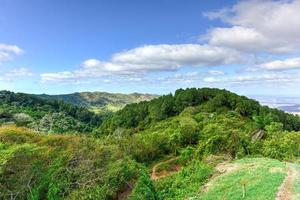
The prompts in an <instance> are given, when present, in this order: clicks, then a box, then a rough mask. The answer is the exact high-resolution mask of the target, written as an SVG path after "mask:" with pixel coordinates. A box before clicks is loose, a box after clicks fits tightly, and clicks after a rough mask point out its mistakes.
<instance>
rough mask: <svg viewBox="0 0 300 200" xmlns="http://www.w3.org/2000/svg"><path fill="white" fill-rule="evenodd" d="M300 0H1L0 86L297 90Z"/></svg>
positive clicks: (31, 89) (43, 89) (63, 90)
mask: <svg viewBox="0 0 300 200" xmlns="http://www.w3.org/2000/svg"><path fill="white" fill-rule="evenodd" d="M299 10H300V0H294V1H291V0H276V1H271V0H264V1H261V0H248V1H233V0H232V1H231V0H227V1H222V0H176V1H173V0H151V1H140V0H122V1H121V0H118V1H117V0H76V1H73V0H44V1H40V0H26V1H24V0H0V90H11V91H15V92H26V93H37V94H41V93H48V94H62V93H72V92H81V91H106V92H121V93H132V92H141V93H155V94H167V93H170V92H174V91H175V90H176V89H178V88H187V87H199V88H200V87H217V88H225V89H228V90H231V91H233V92H236V93H238V94H242V95H250V96H251V95H252V96H253V95H258V96H264V95H265V96H291V97H300V93H299V87H300V37H299V36H300V12H299Z"/></svg>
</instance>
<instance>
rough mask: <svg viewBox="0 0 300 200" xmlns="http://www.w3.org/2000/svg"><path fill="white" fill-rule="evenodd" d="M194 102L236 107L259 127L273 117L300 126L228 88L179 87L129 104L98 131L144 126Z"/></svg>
mask: <svg viewBox="0 0 300 200" xmlns="http://www.w3.org/2000/svg"><path fill="white" fill-rule="evenodd" d="M191 106H194V107H195V106H200V109H201V110H202V111H203V112H208V113H212V112H216V113H226V112H228V111H231V112H232V111H235V112H236V113H237V114H238V115H241V116H242V117H247V118H250V117H252V116H255V117H254V120H255V121H256V122H257V125H258V127H259V128H264V126H266V125H268V124H269V123H270V122H271V121H275V122H280V123H282V124H283V127H284V129H285V130H296V131H298V130H300V119H299V117H296V116H294V115H291V114H287V113H284V112H283V111H279V110H277V109H270V108H268V107H263V106H260V105H259V103H258V102H257V101H255V100H252V99H248V98H247V97H244V96H238V95H236V94H234V93H231V92H229V91H226V90H219V89H210V88H201V89H196V88H190V89H186V90H183V89H179V90H177V91H176V92H175V95H172V94H169V95H165V96H161V97H159V98H157V99H153V100H151V101H149V102H141V103H136V104H131V105H127V106H125V108H124V109H122V110H120V111H119V112H117V113H116V114H115V115H113V116H112V117H110V118H109V119H107V120H104V123H103V124H102V125H101V127H100V128H99V129H98V130H97V135H107V134H112V133H113V131H114V130H115V129H117V128H127V129H130V128H134V129H136V130H143V129H145V128H147V127H148V126H150V125H151V123H156V122H158V121H161V120H164V119H167V118H169V117H172V116H176V115H178V114H180V113H181V112H183V111H184V109H186V108H188V107H191Z"/></svg>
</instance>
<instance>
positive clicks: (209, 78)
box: [203, 77, 221, 83]
mask: <svg viewBox="0 0 300 200" xmlns="http://www.w3.org/2000/svg"><path fill="white" fill-rule="evenodd" d="M203 81H204V82H206V83H217V82H220V81H221V80H220V79H217V78H214V77H206V78H204V79H203Z"/></svg>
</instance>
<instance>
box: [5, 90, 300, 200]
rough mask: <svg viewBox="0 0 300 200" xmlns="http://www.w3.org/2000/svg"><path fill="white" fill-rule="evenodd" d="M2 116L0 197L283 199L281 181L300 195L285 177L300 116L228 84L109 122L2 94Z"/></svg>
mask: <svg viewBox="0 0 300 200" xmlns="http://www.w3.org/2000/svg"><path fill="white" fill-rule="evenodd" d="M0 119H1V120H2V122H1V120H0V125H1V123H3V124H5V126H0V199H18V200H19V199H20V200H23V199H30V200H32V199H36V200H40V199H41V200H42V199H69V200H71V199H84V200H85V199H99V200H107V199H124V200H125V199H128V200H183V199H224V198H226V199H233V200H237V199H266V200H274V199H275V197H276V195H277V192H278V188H279V186H280V185H281V184H282V183H288V184H289V188H290V189H291V188H295V191H292V192H293V193H294V194H293V195H295V197H298V196H299V195H300V192H299V191H300V190H299V189H300V188H299V184H298V180H296V179H295V180H290V181H284V180H285V176H287V177H298V176H297V174H298V173H300V168H299V167H300V166H299V165H296V164H295V163H299V161H300V151H299V150H300V145H299V144H300V131H299V130H300V118H299V117H297V116H294V115H292V114H288V113H285V112H283V111H280V110H277V109H270V108H268V107H264V106H261V105H260V104H259V103H258V102H257V101H255V100H252V99H249V98H247V97H243V96H238V95H236V94H234V93H231V92H229V91H226V90H220V89H211V88H200V89H196V88H191V89H185V90H183V89H179V90H177V91H176V92H175V93H174V94H169V95H165V96H161V97H159V98H156V99H153V100H151V101H143V102H140V103H134V104H129V105H127V106H125V107H124V108H123V109H122V110H120V111H118V112H116V113H114V114H113V115H111V116H108V117H107V118H106V119H103V120H104V121H103V122H101V119H99V118H98V115H96V114H95V113H93V112H89V111H88V110H87V109H86V108H81V107H77V106H74V105H71V104H67V103H64V102H63V101H57V100H44V99H41V98H38V97H35V96H32V95H26V94H20V93H12V92H7V91H3V92H0ZM9 120H12V121H13V122H14V123H15V124H16V125H17V126H19V127H17V126H16V125H9ZM24 125H25V126H27V127H29V128H30V129H28V128H24V127H22V126H24ZM32 129H34V130H35V131H32ZM81 132H85V133H89V135H88V136H86V135H77V134H74V133H81ZM44 133H51V134H44ZM56 133H58V134H56ZM62 133H63V134H62ZM68 133H70V134H68ZM253 157H259V158H256V159H252V158H253ZM269 158H272V159H269ZM240 159H241V160H240ZM273 159H277V160H273ZM280 161H285V162H280ZM297 171H299V172H297ZM242 184H243V185H242ZM228 186H230V187H228ZM242 187H244V189H245V191H246V198H244V197H243V193H242V191H243V188H242ZM244 196H245V194H244ZM290 199H292V198H290ZM295 199H299V198H295Z"/></svg>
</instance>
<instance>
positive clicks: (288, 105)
mask: <svg viewBox="0 0 300 200" xmlns="http://www.w3.org/2000/svg"><path fill="white" fill-rule="evenodd" d="M250 98H252V99H256V100H257V101H259V102H260V103H261V104H262V105H266V106H269V107H271V108H278V109H280V110H283V111H286V112H289V113H293V114H299V115H300V97H273V96H250Z"/></svg>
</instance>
